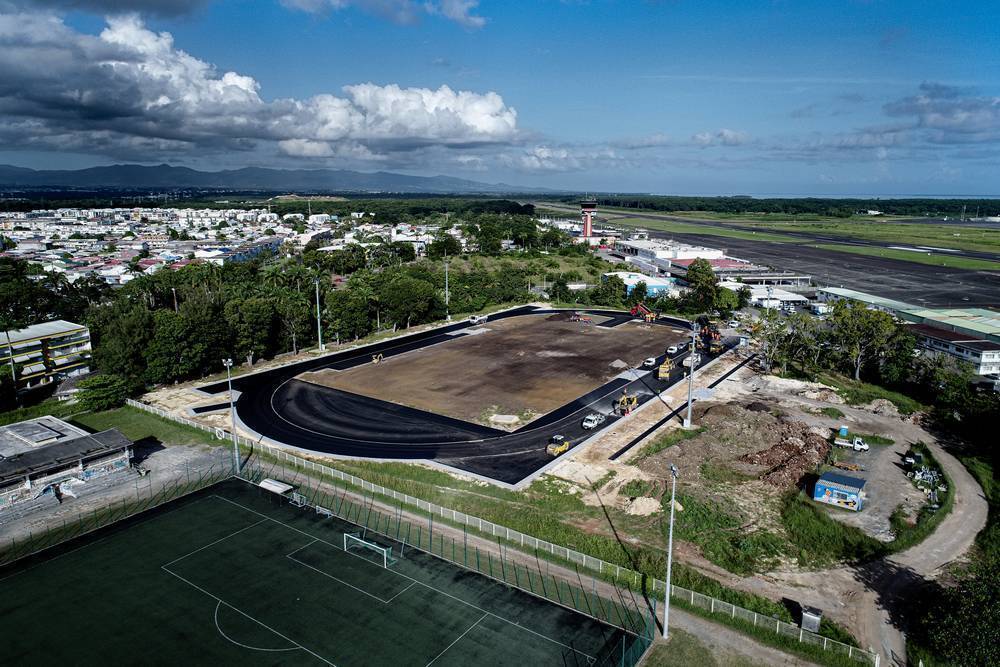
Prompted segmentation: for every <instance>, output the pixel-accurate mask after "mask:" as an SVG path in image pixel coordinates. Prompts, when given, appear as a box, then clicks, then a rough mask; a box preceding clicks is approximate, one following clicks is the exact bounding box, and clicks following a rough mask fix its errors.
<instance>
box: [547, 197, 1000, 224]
mask: <svg viewBox="0 0 1000 667" xmlns="http://www.w3.org/2000/svg"><path fill="white" fill-rule="evenodd" d="M596 199H597V204H598V206H614V207H619V208H632V209H636V210H640V211H643V210H644V211H662V212H666V213H672V212H677V211H706V212H713V213H740V214H747V213H782V214H787V215H828V216H836V217H844V218H846V217H850V216H851V215H854V214H855V213H857V212H859V211H866V210H878V211H882V212H883V213H886V214H889V215H910V216H914V217H921V216H934V217H940V216H948V217H958V216H960V215H962V209H963V207H964V208H965V213H966V215H968V216H972V215H973V214H974V213H975V212H976V211H977V210H978V211H979V213H980V215H1000V202H997V201H996V200H995V199H920V198H914V199H826V198H819V197H815V198H814V197H807V198H801V199H758V198H756V197H666V196H664V197H657V196H646V195H620V196H618V195H615V196H612V195H607V196H601V197H597V198H596ZM560 201H565V202H570V203H574V204H575V203H576V202H577V201H578V200H577V199H573V198H568V197H567V198H561V199H560Z"/></svg>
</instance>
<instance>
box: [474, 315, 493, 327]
mask: <svg viewBox="0 0 1000 667" xmlns="http://www.w3.org/2000/svg"><path fill="white" fill-rule="evenodd" d="M487 319H489V315H473V316H472V317H470V318H469V324H472V325H476V324H485V323H486V320H487Z"/></svg>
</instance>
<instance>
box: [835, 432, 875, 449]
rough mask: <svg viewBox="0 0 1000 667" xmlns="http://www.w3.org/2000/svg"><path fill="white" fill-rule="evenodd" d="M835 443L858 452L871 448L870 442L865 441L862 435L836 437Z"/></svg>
mask: <svg viewBox="0 0 1000 667" xmlns="http://www.w3.org/2000/svg"><path fill="white" fill-rule="evenodd" d="M833 444H835V445H837V446H838V447H848V448H850V449H853V450H854V451H856V452H867V451H868V449H869V447H868V443H867V442H865V441H864V439H862V438H861V437H860V436H854V438H853V439H847V438H834V439H833Z"/></svg>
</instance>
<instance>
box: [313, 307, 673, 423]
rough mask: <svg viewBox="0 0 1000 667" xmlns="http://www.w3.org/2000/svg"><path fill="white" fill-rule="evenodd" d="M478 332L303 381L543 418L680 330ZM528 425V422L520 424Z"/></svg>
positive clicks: (559, 324)
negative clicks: (674, 331) (542, 416)
mask: <svg viewBox="0 0 1000 667" xmlns="http://www.w3.org/2000/svg"><path fill="white" fill-rule="evenodd" d="M484 329H485V331H483V332H482V333H479V334H474V335H469V336H465V337H460V338H456V339H455V340H454V341H448V342H445V343H441V344H438V345H434V346H431V347H427V348H423V349H420V350H414V351H413V352H407V353H405V354H401V355H399V356H397V357H389V358H386V359H385V360H384V361H383V362H382V363H380V364H377V365H376V364H365V365H364V366H359V367H357V368H352V369H350V370H348V371H341V372H338V371H330V370H326V371H320V372H317V373H305V374H303V375H302V379H303V380H307V381H309V382H315V383H317V384H322V385H325V386H329V387H334V388H337V389H343V390H344V391H350V392H353V393H357V394H363V395H365V396H371V397H373V398H378V399H381V400H384V401H390V402H392V403H399V404H402V405H407V406H410V407H413V408H418V409H421V410H428V411H430V412H435V413H437V414H442V415H447V416H449V417H455V418H458V419H464V420H467V421H475V422H479V423H487V420H488V418H489V416H490V415H492V414H512V415H522V416H524V417H525V421H528V420H530V419H534V418H537V417H539V416H541V415H543V414H545V413H547V412H549V411H551V410H553V409H555V408H557V407H559V406H561V405H563V404H565V403H568V402H569V401H571V400H573V399H574V398H577V397H579V396H582V395H584V394H586V393H587V392H589V391H592V390H593V389H596V388H597V387H599V386H600V385H602V384H603V383H605V382H607V381H608V380H610V379H612V378H613V377H615V376H616V375H618V374H619V373H620V372H621V370H622V368H627V367H632V368H634V367H635V366H637V365H639V364H640V363H641V362H642V360H643V359H644V358H646V357H650V356H654V355H659V354H663V351H664V349H665V348H666V347H668V346H670V345H674V344H676V343H677V342H678V340H679V339H680V335H678V334H675V333H673V331H672V330H671V329H668V328H666V327H662V326H651V325H646V324H641V323H638V322H629V323H626V324H623V325H620V326H618V327H616V328H613V329H605V328H602V327H598V326H594V325H588V324H581V323H579V322H570V321H568V315H567V316H565V317H556V316H553V317H549V318H541V317H533V316H524V317H513V318H509V319H504V320H498V321H496V322H489V323H487V324H486V325H485V326H484ZM522 423H523V422H522Z"/></svg>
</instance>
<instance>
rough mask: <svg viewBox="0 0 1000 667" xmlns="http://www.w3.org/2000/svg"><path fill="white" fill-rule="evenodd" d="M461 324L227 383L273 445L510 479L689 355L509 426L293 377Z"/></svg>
mask: <svg viewBox="0 0 1000 667" xmlns="http://www.w3.org/2000/svg"><path fill="white" fill-rule="evenodd" d="M554 312H559V311H554V310H550V309H540V308H530V307H524V308H518V309H515V310H510V311H507V312H504V313H499V314H496V315H491V316H490V318H491V319H492V320H497V319H503V318H507V317H517V316H523V315H528V314H531V315H539V316H545V315H550V314H552V313H554ZM580 312H585V313H588V314H591V315H603V316H608V317H610V318H611V319H610V320H608V321H606V322H604V323H602V324H598V325H597V326H604V327H614V326H618V325H620V324H622V323H624V322H627V321H629V320H630V319H632V318H631V316H628V315H627V314H625V315H624V316H623V314H622V313H621V312H620V311H601V310H581V311H580ZM658 323H659V324H662V325H664V326H671V327H675V326H678V325H680V326H683V327H685V328H686V327H687V326H688V323H687V322H684V321H683V320H677V319H674V318H661V320H659V321H658ZM469 326H471V325H470V324H469V323H468V322H460V323H456V324H452V325H448V326H445V327H441V328H438V329H433V330H430V331H426V332H421V333H417V334H413V335H410V336H405V337H403V338H397V339H394V340H389V341H383V342H380V343H376V344H374V345H370V346H366V347H363V348H359V349H355V350H348V351H345V352H340V353H336V354H331V355H327V356H324V357H320V358H317V359H310V360H308V361H304V362H301V363H298V364H294V365H291V366H286V367H283V368H277V369H273V370H269V371H265V372H262V373H256V374H252V375H247V376H242V377H239V378H236V379H234V380H233V386H234V389H236V390H238V391H239V392H240V395H239V398H238V399H237V401H236V415H237V418H238V419H239V421H240V422H241V424H242V426H243V427H244V429H245V430H247V431H251V432H253V433H255V434H256V436H257V437H262V438H264V439H266V441H268V442H272V443H275V444H279V445H289V446H293V447H297V448H299V449H305V450H309V451H313V452H317V453H325V454H334V455H339V456H357V457H366V458H380V459H423V460H433V461H436V462H437V463H440V464H443V465H448V466H451V467H454V468H458V469H460V470H463V471H465V472H469V473H473V474H476V475H481V476H483V477H488V478H490V479H494V480H498V481H501V482H505V483H509V484H514V483H517V482H519V481H521V480H522V479H524V478H525V477H527V476H529V475H531V474H532V473H534V472H535V471H536V470H538V469H539V468H541V467H543V466H545V465H546V464H548V463H549V462H551V461H552V460H553V459H552V457H551V456H550V455H549V454H547V453H546V451H545V447H546V445H547V443H548V442H549V439H550V437H551V436H552V435H555V434H561V435H564V436H566V438H567V439H568V440H569V441H570V442H572V443H574V444H578V443H579V442H581V441H582V440H584V439H586V437H587V436H588V435H589V433H588V432H586V431H584V430H583V427H582V426H581V422H582V420H583V418H584V416H586V415H587V414H588V413H590V412H595V411H597V412H602V413H604V414H605V415H608V421H607V422H606V424H609V423H612V422H614V421H615V420H617V419H621V417H620V416H618V415H616V414H614V405H615V403H616V400H617V398H618V397H619V396H620V395H621V392H622V390H623V389H625V388H626V387H627V389H628V392H629V393H630V394H634V395H636V396H637V397H638V401H639V404H642V403H644V402H646V401H648V400H650V399H651V398H654V397H655V396H656V395H657V394H658V393H659V392H660V391H662V390H664V389H666V388H667V387H669V386H670V385H672V384H673V383H674V382H677V381H678V380H679V379H680V377H681V374H682V373H683V368H682V367H681V365H680V363H679V362H680V361H681V360H682V359H683V358H684V357H685V356H686V354H687V353H686V352H682V353H679V354H677V355H675V359H676V360H677V362H678V363H677V364H676V365H677V368H675V369H674V371H673V372H672V374H671V377H670V378H669V379H666V380H662V381H661V380H657V379H656V378H655V373H654V372H650V371H631V372H630V373H632V374H631V375H630V376H628V377H622V376H619V377H617V378H615V379H613V380H611V381H609V382H607V383H605V384H604V385H602V386H601V387H598V388H597V389H594V390H593V391H591V392H590V393H588V394H586V395H584V396H581V397H579V398H577V399H575V400H573V401H570V402H569V403H567V404H565V405H563V406H561V407H559V408H557V409H555V410H553V411H552V412H549V413H548V414H546V415H543V416H542V417H540V418H538V419H536V420H534V421H533V422H531V423H529V424H527V425H525V426H524V427H522V428H521V429H518V430H517V431H514V432H512V433H508V432H506V431H501V430H498V429H493V428H489V427H485V426H480V425H478V424H474V423H471V422H466V421H462V420H458V419H453V418H451V417H445V416H443V415H438V414H435V413H431V412H426V411H422V410H416V409H413V408H408V407H405V406H402V405H398V404H395V403H388V402H386V401H381V400H378V399H374V398H369V397H366V396H360V395H357V394H353V393H350V392H345V391H341V390H338V389H333V388H330V387H324V386H320V385H316V384H312V383H309V382H303V381H301V380H298V379H296V376H298V375H299V374H301V373H303V372H305V371H312V370H319V369H322V368H340V369H343V368H350V367H352V366H356V365H358V364H364V363H371V358H372V355H373V354H377V353H381V354H383V355H384V356H385V357H390V356H393V355H396V354H403V353H405V352H409V351H411V350H416V349H419V348H421V347H425V346H427V345H434V344H437V343H441V342H444V341H447V340H448V339H450V338H453V337H455V336H462V335H465V334H464V332H463V330H464V329H465V328H468V327H469ZM702 354H703V356H705V355H704V353H702ZM662 358H663V357H661V358H660V359H661V360H662ZM201 391H203V392H206V393H209V394H221V393H223V392H225V391H226V383H225V382H217V383H215V384H212V385H208V386H205V387H201Z"/></svg>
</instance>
